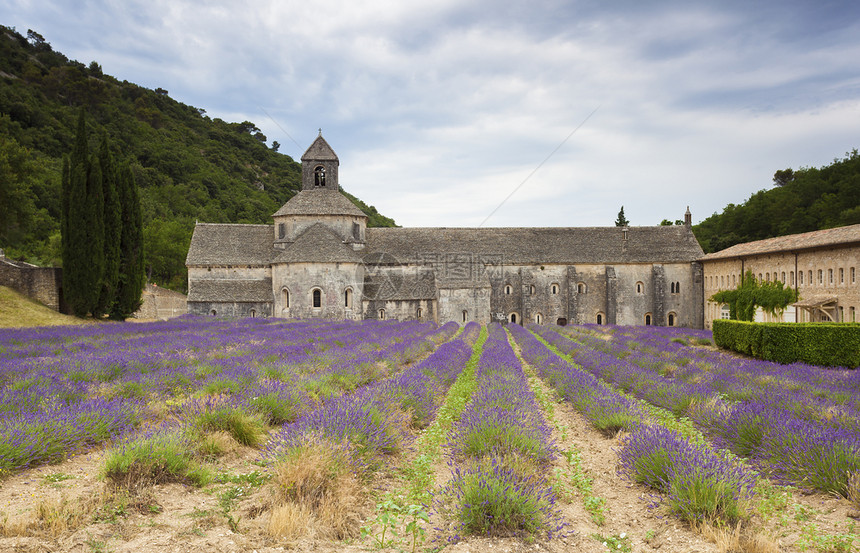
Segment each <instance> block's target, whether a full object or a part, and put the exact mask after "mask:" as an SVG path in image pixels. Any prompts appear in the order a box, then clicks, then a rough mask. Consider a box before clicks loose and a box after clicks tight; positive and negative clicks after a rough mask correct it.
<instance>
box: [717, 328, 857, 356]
mask: <svg viewBox="0 0 860 553" xmlns="http://www.w3.org/2000/svg"><path fill="white" fill-rule="evenodd" d="M714 343H715V344H717V345H718V346H719V347H721V348H725V349H730V350H732V351H736V352H738V353H745V354H747V355H752V356H753V357H758V358H759V359H767V360H768V361H776V362H777V363H795V362H798V361H800V362H801V363H808V364H810V365H822V366H826V367H850V368H856V367H860V324H856V323H750V322H746V321H729V320H722V319H720V320H716V321H714Z"/></svg>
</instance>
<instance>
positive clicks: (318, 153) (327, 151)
mask: <svg viewBox="0 0 860 553" xmlns="http://www.w3.org/2000/svg"><path fill="white" fill-rule="evenodd" d="M321 160H335V161H337V154H335V153H334V150H333V149H332V147H331V146H329V143H328V142H326V139H325V138H323V137H322V133H320V135H319V136H318V137H317V138H316V140H314V142H313V144H311V145H310V146H308V149H307V150H305V153H304V154H302V161H321Z"/></svg>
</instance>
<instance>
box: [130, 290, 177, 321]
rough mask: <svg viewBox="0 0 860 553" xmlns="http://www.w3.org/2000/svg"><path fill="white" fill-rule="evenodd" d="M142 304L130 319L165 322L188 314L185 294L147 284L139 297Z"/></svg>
mask: <svg viewBox="0 0 860 553" xmlns="http://www.w3.org/2000/svg"><path fill="white" fill-rule="evenodd" d="M141 300H143V303H142V304H141V306H140V309H138V310H137V311H136V312H135V313H134V314H133V315H132V317H134V318H135V319H160V320H167V319H172V318H173V317H178V316H180V315H185V314H186V313H188V297H187V296H186V295H185V294H181V293H179V292H174V291H173V290H168V289H167V288H159V287H158V286H155V285H152V284H147V285H146V288H145V289H144V290H143V294H142V295H141Z"/></svg>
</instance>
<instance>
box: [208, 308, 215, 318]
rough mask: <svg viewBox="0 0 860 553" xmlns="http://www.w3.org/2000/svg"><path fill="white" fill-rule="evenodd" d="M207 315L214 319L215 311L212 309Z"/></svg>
mask: <svg viewBox="0 0 860 553" xmlns="http://www.w3.org/2000/svg"><path fill="white" fill-rule="evenodd" d="M209 314H210V315H212V316H213V317H214V316H215V315H216V314H217V313H215V310H214V309H213V310H212V311H210V312H209Z"/></svg>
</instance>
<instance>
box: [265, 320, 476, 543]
mask: <svg viewBox="0 0 860 553" xmlns="http://www.w3.org/2000/svg"><path fill="white" fill-rule="evenodd" d="M456 326H457V325H456V324H454V327H456ZM480 329H481V327H480V325H478V324H477V323H469V324H468V325H466V327H465V328H464V329H463V331H462V332H461V333H460V335H459V336H456V337H455V338H454V339H453V340H451V341H448V342H446V343H444V344H442V345H441V346H439V347H438V348H437V349H436V351H435V352H434V353H433V354H432V355H430V356H429V357H427V358H426V359H424V360H423V361H421V362H420V363H417V364H414V365H412V366H410V367H409V368H407V369H406V370H405V371H403V372H402V373H400V374H397V375H395V376H392V377H390V378H387V379H384V380H381V381H379V382H376V383H373V384H370V385H367V386H365V387H363V388H361V389H359V390H357V391H356V392H355V393H353V394H351V395H348V396H343V397H340V398H338V399H335V400H332V401H329V402H327V403H326V404H324V405H322V406H321V407H319V408H317V409H314V410H312V411H309V412H307V413H305V414H303V415H302V416H301V417H299V418H298V419H297V420H295V421H293V422H289V423H287V424H284V425H283V426H282V427H281V428H280V429H279V430H277V431H275V432H273V433H272V434H271V435H270V437H269V440H268V442H267V444H266V447H265V450H264V452H263V459H262V460H263V462H264V463H265V464H266V465H269V466H271V467H273V470H274V472H275V473H276V474H277V475H278V477H277V480H276V482H277V487H278V491H279V494H278V497H277V498H276V503H277V504H276V506H275V507H274V509H273V514H272V520H273V521H275V520H276V519H277V517H278V516H279V513H281V512H284V510H290V511H292V512H294V511H296V510H309V511H312V512H313V513H314V516H315V517H316V518H317V519H320V520H324V521H326V522H328V523H329V524H332V523H334V522H335V521H336V520H338V518H340V520H343V517H335V516H331V515H330V513H331V512H332V511H336V510H337V509H338V507H337V505H338V504H339V505H340V507H339V508H341V509H342V508H344V507H345V504H346V503H348V502H350V501H353V500H354V497H351V496H350V490H352V489H353V488H354V485H353V484H354V482H355V481H356V480H358V481H361V480H366V479H367V478H369V477H370V475H371V474H372V473H373V471H374V470H375V469H376V468H377V467H378V466H380V464H383V463H384V462H385V460H386V459H388V458H389V457H390V456H391V455H393V454H395V453H397V452H400V451H402V450H403V449H404V447H405V446H406V445H407V444H408V443H409V441H410V439H411V438H412V437H413V435H414V432H415V431H417V430H419V429H422V428H425V427H426V426H427V425H429V424H430V422H431V421H432V420H433V418H434V416H435V413H436V411H437V409H438V408H439V406H440V405H441V404H442V402H443V400H444V398H445V394H446V392H447V390H448V388H449V387H450V386H451V385H452V384H453V383H454V381H455V380H456V379H457V377H458V375H459V374H460V372H461V371H462V370H463V368H464V367H465V365H466V361H468V359H469V357H470V356H471V355H472V349H473V346H474V344H475V342H476V341H477V339H478V336H479V333H480ZM308 463H312V464H314V465H315V466H314V468H313V469H311V470H308V468H307V464H308ZM327 513H329V514H328V515H327ZM285 516H291V515H285ZM273 524H275V523H274V522H273ZM353 529H354V528H353ZM273 533H276V532H273ZM348 535H350V531H349V529H348V528H346V527H343V528H340V531H337V532H335V533H334V534H333V537H336V538H343V537H346V536H348Z"/></svg>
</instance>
